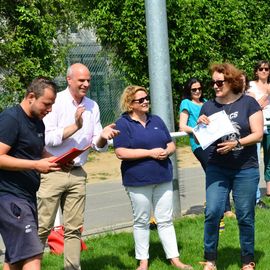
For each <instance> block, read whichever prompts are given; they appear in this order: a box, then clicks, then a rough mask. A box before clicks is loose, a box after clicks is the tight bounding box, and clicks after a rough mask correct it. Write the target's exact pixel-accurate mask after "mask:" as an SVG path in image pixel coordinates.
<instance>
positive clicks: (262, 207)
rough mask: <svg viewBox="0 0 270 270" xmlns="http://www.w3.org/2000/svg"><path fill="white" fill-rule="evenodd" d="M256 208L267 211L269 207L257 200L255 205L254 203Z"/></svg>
mask: <svg viewBox="0 0 270 270" xmlns="http://www.w3.org/2000/svg"><path fill="white" fill-rule="evenodd" d="M256 206H257V207H258V208H261V209H269V208H270V207H269V206H268V205H266V204H265V203H264V202H263V201H261V200H259V201H258V202H257V203H256Z"/></svg>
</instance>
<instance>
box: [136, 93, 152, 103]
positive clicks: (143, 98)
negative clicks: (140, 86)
mask: <svg viewBox="0 0 270 270" xmlns="http://www.w3.org/2000/svg"><path fill="white" fill-rule="evenodd" d="M145 100H146V101H149V100H150V97H149V96H148V95H147V96H145V97H142V98H138V99H133V100H132V102H138V103H139V104H142V103H144V101H145Z"/></svg>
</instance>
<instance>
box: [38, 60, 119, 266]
mask: <svg viewBox="0 0 270 270" xmlns="http://www.w3.org/2000/svg"><path fill="white" fill-rule="evenodd" d="M90 82H91V74H90V72H89V70H88V68H87V67H86V66H85V65H83V64H80V63H75V64H73V65H71V66H70V67H69V68H68V70H67V83H68V87H67V89H65V90H64V91H61V92H60V93H58V94H57V98H56V101H55V104H54V105H53V107H52V112H51V113H50V114H49V115H47V116H46V117H45V118H44V124H45V127H46V130H45V143H46V149H47V151H49V152H50V153H52V154H53V155H55V156H59V155H61V154H63V153H65V152H66V151H68V150H69V149H71V148H73V147H76V148H79V149H83V148H84V147H86V146H87V145H89V144H91V145H92V148H93V149H95V150H97V151H106V150H107V140H109V139H112V138H113V137H114V136H116V135H118V133H119V131H117V130H115V129H114V124H111V125H108V126H106V127H105V128H104V129H102V126H101V124H100V112H99V107H98V105H97V103H96V102H95V101H93V100H91V99H89V98H88V97H87V96H86V95H87V92H88V90H89V88H90ZM88 153H89V151H85V152H84V153H82V154H81V155H80V156H78V157H77V158H75V159H74V166H73V168H72V169H71V170H68V171H59V172H55V173H51V174H50V175H42V179H41V185H40V189H39V191H38V214H39V216H38V218H39V236H40V239H41V241H42V243H43V245H45V243H46V240H47V237H48V235H49V233H50V231H51V229H52V227H53V225H54V220H55V216H56V213H57V210H58V207H59V206H60V207H61V210H62V213H63V225H64V229H65V233H64V269H65V270H79V269H81V267H80V252H81V242H80V239H81V228H82V226H83V222H84V209H85V199H86V177H87V175H86V172H85V171H84V169H83V168H82V165H84V164H85V163H86V161H87V156H88Z"/></svg>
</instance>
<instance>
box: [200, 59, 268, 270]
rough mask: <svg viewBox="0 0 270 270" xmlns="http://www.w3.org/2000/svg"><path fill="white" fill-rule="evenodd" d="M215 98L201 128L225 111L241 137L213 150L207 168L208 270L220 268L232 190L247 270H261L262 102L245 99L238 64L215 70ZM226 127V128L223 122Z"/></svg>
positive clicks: (226, 139) (202, 115)
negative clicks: (257, 240) (257, 252)
mask: <svg viewBox="0 0 270 270" xmlns="http://www.w3.org/2000/svg"><path fill="white" fill-rule="evenodd" d="M211 74H212V85H213V88H214V91H215V94H216V97H215V99H213V100H209V101H207V102H206V103H204V105H203V106H202V109H201V112H200V117H199V119H198V123H204V124H206V125H207V124H209V118H208V117H209V116H210V115H212V114H214V113H216V112H219V111H225V112H226V114H227V115H228V117H229V119H230V121H231V122H232V124H233V126H234V128H235V132H234V133H232V134H229V135H227V136H224V137H222V138H220V139H219V140H217V141H216V142H214V143H213V144H212V145H210V149H209V159H208V164H207V169H206V209H205V224H204V258H205V260H206V261H205V262H202V264H203V265H204V270H214V269H217V268H216V260H217V248H218V240H219V220H220V218H221V217H222V215H223V212H224V209H225V204H226V199H227V196H228V194H229V193H230V191H232V196H233V200H234V205H235V211H236V217H237V220H238V226H239V236H240V247H241V263H242V268H241V269H242V270H253V269H255V263H254V222H255V201H256V191H257V185H258V182H259V178H260V175H259V165H258V156H257V149H256V143H257V142H259V141H261V139H262V136H263V116H262V111H261V108H260V106H259V104H258V102H256V100H255V99H254V98H252V97H250V96H247V95H244V94H243V79H242V75H243V74H242V72H241V71H240V70H238V69H237V68H236V67H234V66H233V65H232V64H229V63H225V64H213V65H212V66H211ZM220 124H221V125H222V123H220Z"/></svg>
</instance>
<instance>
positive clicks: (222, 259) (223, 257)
mask: <svg viewBox="0 0 270 270" xmlns="http://www.w3.org/2000/svg"><path fill="white" fill-rule="evenodd" d="M237 255H239V256H237ZM264 255H265V253H264V252H262V251H258V250H255V261H256V262H259V261H260V259H261V258H262V257H264ZM232 265H238V266H239V268H241V267H242V265H241V258H240V248H233V247H224V248H220V249H219V250H218V259H217V268H218V269H220V270H222V269H231V267H232Z"/></svg>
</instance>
